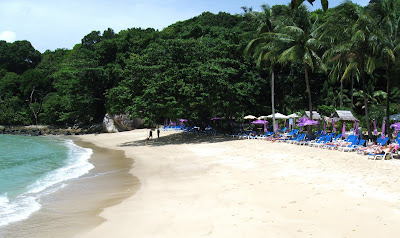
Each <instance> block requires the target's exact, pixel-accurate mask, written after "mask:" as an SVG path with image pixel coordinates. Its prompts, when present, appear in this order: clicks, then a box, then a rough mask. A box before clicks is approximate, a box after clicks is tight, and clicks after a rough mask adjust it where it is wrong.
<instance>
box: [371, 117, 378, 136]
mask: <svg viewBox="0 0 400 238" xmlns="http://www.w3.org/2000/svg"><path fill="white" fill-rule="evenodd" d="M372 122H373V124H374V132H373V133H374V135H378V129H376V122H375V119H374V120H372Z"/></svg>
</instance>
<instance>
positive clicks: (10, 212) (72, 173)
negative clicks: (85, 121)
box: [0, 140, 94, 227]
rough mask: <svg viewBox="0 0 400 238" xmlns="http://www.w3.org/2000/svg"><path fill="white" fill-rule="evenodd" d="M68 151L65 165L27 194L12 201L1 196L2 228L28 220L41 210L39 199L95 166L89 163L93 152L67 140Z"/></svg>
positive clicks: (46, 176) (38, 182)
mask: <svg viewBox="0 0 400 238" xmlns="http://www.w3.org/2000/svg"><path fill="white" fill-rule="evenodd" d="M64 145H65V146H66V148H67V150H68V156H67V158H66V160H65V165H64V166H62V167H60V168H58V169H55V170H53V171H51V172H48V173H47V174H44V175H43V176H42V177H40V178H39V179H38V180H36V181H34V182H33V183H32V184H30V185H29V186H28V187H27V190H26V191H27V192H25V193H23V194H20V195H19V196H17V197H15V198H12V199H10V198H9V197H8V196H7V193H6V194H2V195H0V227H1V226H6V225H8V224H10V223H13V222H17V221H21V220H24V219H26V218H28V217H29V216H30V215H31V214H32V213H34V212H36V211H38V210H39V209H40V208H41V204H40V203H39V198H40V197H41V196H43V195H47V194H50V193H53V192H55V191H57V190H58V189H60V188H62V187H64V186H65V183H64V182H65V181H68V180H71V179H76V178H78V177H80V176H82V175H84V174H86V173H88V172H89V171H90V170H91V169H92V168H93V167H94V166H93V165H92V164H91V163H89V158H90V156H91V154H92V153H93V151H92V150H91V149H87V148H82V147H79V146H77V145H75V144H74V142H73V141H72V140H65V141H64Z"/></svg>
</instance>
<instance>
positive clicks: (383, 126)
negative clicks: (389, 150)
mask: <svg viewBox="0 0 400 238" xmlns="http://www.w3.org/2000/svg"><path fill="white" fill-rule="evenodd" d="M385 126H386V122H385V121H383V124H382V139H384V138H385Z"/></svg>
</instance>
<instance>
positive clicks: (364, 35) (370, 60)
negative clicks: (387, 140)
mask: <svg viewBox="0 0 400 238" xmlns="http://www.w3.org/2000/svg"><path fill="white" fill-rule="evenodd" d="M345 4H346V6H347V7H348V8H349V9H350V10H351V11H352V12H353V13H354V14H355V15H356V16H357V20H356V21H355V22H354V24H352V25H351V28H350V33H351V35H352V37H351V39H350V40H349V41H345V42H343V43H341V44H339V45H338V46H337V48H336V50H337V52H338V53H339V52H341V53H346V54H347V55H348V57H349V64H348V65H347V68H346V71H345V72H344V74H343V76H342V79H344V78H348V77H350V76H351V75H352V72H354V71H357V72H359V78H360V83H361V85H362V87H363V89H362V91H363V98H364V110H365V119H366V126H367V130H368V136H369V137H370V138H371V137H372V133H371V125H370V119H369V112H368V98H367V94H366V92H367V87H368V83H369V82H368V77H367V75H371V74H372V73H373V72H374V70H375V68H376V60H377V59H378V58H377V55H376V52H377V47H378V45H379V39H381V35H380V33H379V27H378V25H377V22H376V21H375V20H374V19H373V18H372V17H371V16H370V15H369V14H368V12H367V11H366V9H364V8H362V7H360V6H359V5H356V4H354V3H352V2H346V3H345ZM366 74H367V75H366Z"/></svg>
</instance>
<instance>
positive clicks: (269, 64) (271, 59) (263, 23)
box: [245, 5, 279, 131]
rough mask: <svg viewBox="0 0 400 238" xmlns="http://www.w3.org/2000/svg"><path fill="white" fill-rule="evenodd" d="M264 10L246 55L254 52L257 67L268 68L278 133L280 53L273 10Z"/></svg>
mask: <svg viewBox="0 0 400 238" xmlns="http://www.w3.org/2000/svg"><path fill="white" fill-rule="evenodd" d="M262 8H263V10H264V12H263V17H262V18H261V19H260V20H259V28H258V29H257V34H256V35H255V38H254V39H252V40H251V41H250V42H249V44H248V45H247V47H246V49H245V55H249V54H250V52H253V55H252V56H253V58H254V60H255V62H256V65H257V67H259V68H260V69H263V68H266V69H268V70H269V71H270V74H271V108H272V125H273V128H274V129H273V130H274V131H276V130H277V128H276V125H275V86H274V83H275V71H274V68H275V64H276V63H277V62H278V56H279V54H278V51H277V48H276V47H273V46H274V41H273V37H272V36H271V34H270V33H272V32H273V31H274V26H273V25H274V24H273V22H272V17H273V16H272V9H271V8H270V7H269V6H268V5H262Z"/></svg>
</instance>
